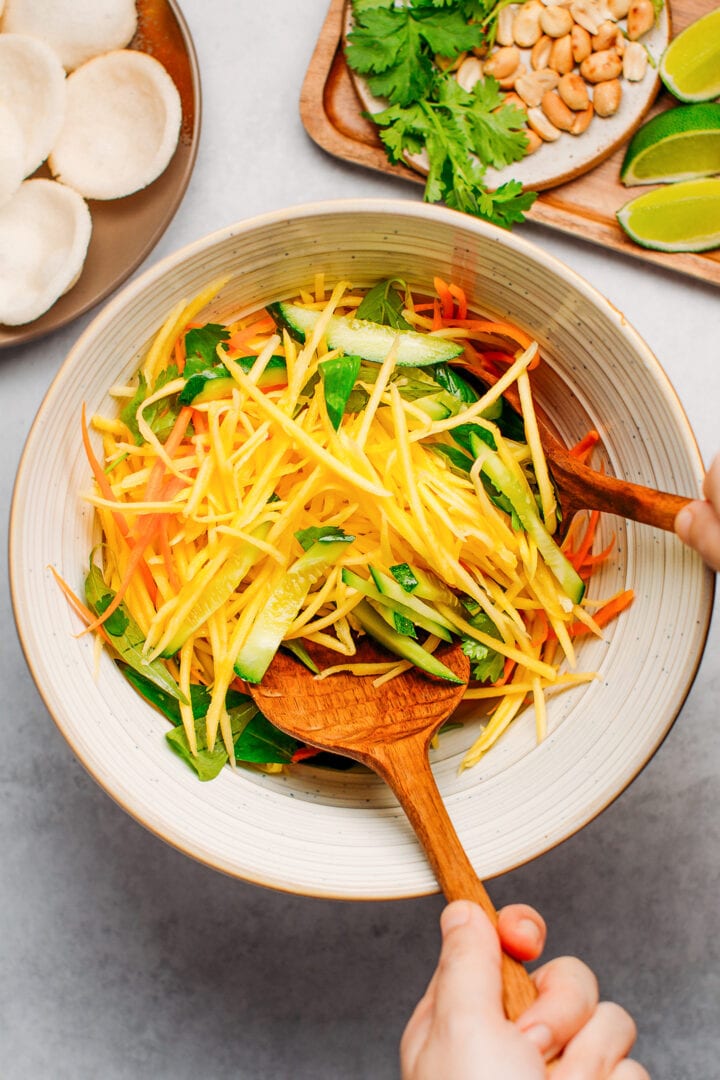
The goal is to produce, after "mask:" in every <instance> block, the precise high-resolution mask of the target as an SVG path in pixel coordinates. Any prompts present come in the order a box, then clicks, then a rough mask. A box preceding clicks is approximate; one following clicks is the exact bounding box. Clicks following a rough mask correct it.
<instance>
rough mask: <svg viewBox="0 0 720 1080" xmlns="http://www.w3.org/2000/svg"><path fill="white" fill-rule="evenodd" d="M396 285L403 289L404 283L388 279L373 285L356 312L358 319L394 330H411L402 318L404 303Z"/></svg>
mask: <svg viewBox="0 0 720 1080" xmlns="http://www.w3.org/2000/svg"><path fill="white" fill-rule="evenodd" d="M396 284H398V285H402V286H403V287H404V284H405V283H404V282H402V281H398V282H396V281H395V279H394V278H389V279H388V280H387V281H379V282H378V283H377V285H374V286H373V288H372V289H370V291H369V292H368V293H366V294H365V296H364V297H363V299H362V301H361V303H360V306H359V307H358V309H357V311H356V315H357V317H358V319H369V321H370V322H376V323H381V324H382V325H383V326H392V327H393V328H394V329H395V330H411V329H412V327H411V326H410V323H409V322H408V321H407V319H405V318H404V317H403V308H404V306H405V301H404V298H403V297H402V296H401V295H400V293H399V292H398V290H397V289H396V288H395V285H396Z"/></svg>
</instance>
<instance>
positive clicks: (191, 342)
mask: <svg viewBox="0 0 720 1080" xmlns="http://www.w3.org/2000/svg"><path fill="white" fill-rule="evenodd" d="M229 337H230V331H229V330H228V329H227V327H226V326H221V325H220V324H219V323H207V324H206V325H205V326H199V327H195V328H193V329H192V330H188V332H187V333H186V335H185V369H184V371H183V374H184V375H185V376H186V377H188V378H189V377H190V376H191V375H195V374H196V373H197V372H198V371H205V370H208V369H210V368H213V367H216V366H217V363H218V355H217V347H218V345H220V344H221V342H223V341H227V340H228V339H229Z"/></svg>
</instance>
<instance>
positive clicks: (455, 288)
mask: <svg viewBox="0 0 720 1080" xmlns="http://www.w3.org/2000/svg"><path fill="white" fill-rule="evenodd" d="M448 292H449V293H450V295H451V296H452V297H453V298H454V299H455V301H456V303H457V318H458V319H466V318H467V311H468V306H467V297H466V296H465V290H464V289H461V288H460V286H459V285H452V284H451V285H448Z"/></svg>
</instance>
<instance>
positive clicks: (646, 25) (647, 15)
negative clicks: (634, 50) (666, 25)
mask: <svg viewBox="0 0 720 1080" xmlns="http://www.w3.org/2000/svg"><path fill="white" fill-rule="evenodd" d="M654 24H655V11H654V9H653V6H652V3H651V2H650V0H631V4H630V7H629V8H628V13H627V36H628V37H629V38H630V40H631V41H637V40H638V38H641V37H642V36H643V34H647V32H648V30H652V28H653V26H654Z"/></svg>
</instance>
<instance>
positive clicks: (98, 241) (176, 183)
mask: <svg viewBox="0 0 720 1080" xmlns="http://www.w3.org/2000/svg"><path fill="white" fill-rule="evenodd" d="M137 9H138V29H137V33H136V34H135V37H134V38H133V40H132V41H131V43H130V46H129V47H130V48H132V49H140V50H142V52H146V53H149V54H150V55H151V56H154V57H155V58H156V59H157V60H159V61H160V63H162V64H163V65H164V66H165V68H166V69H167V70H168V72H169V73H170V75H171V76H172V79H173V81H174V83H175V85H176V86H177V88H178V91H179V93H180V100H181V103H182V124H181V128H180V138H179V140H178V145H177V149H176V151H175V154H174V155H173V158H172V160H171V162H170V164H169V165H168V167H167V169H166V170H165V172H164V173H163V174H162V176H159V177H158V178H157V180H155V181H154V182H153V183H152V184H150V185H149V186H148V187H147V188H145V189H144V190H143V191H138V192H136V193H135V194H134V195H129V196H128V197H127V198H125V199H113V200H112V201H109V202H101V201H98V200H92V199H91V200H89V206H90V213H91V214H92V221H93V232H92V238H91V240H90V247H89V248H88V253H87V258H86V260H85V265H84V267H83V271H82V274H81V275H80V277H79V279H78V281H77V283H76V284H75V285H74V286H73V287H72V288H71V289H70V290H69V292H67V293H65V295H64V296H61V297H60V299H59V300H58V301H57V303H55V304H53V306H52V307H51V308H50V310H49V311H46V312H45V314H44V315H41V317H40V318H39V319H35V320H34V321H33V322H31V323H26V324H25V325H24V326H0V348H7V347H9V346H11V345H18V344H20V343H21V342H24V341H32V340H33V339H34V338H39V337H42V336H43V335H45V334H49V333H50V332H51V331H53V330H57V329H58V328H59V327H61V326H65V324H66V323H69V322H71V320H72V319H75V318H77V317H78V315H82V314H83V312H85V311H88V310H89V309H90V308H91V307H94V305H95V304H98V303H99V302H100V301H101V300H103V299H104V298H105V297H106V296H107V295H108V294H109V293H111V292H112V291H113V289H114V288H116V287H117V286H118V285H119V284H120V282H122V281H124V280H125V278H126V277H128V276H129V275H130V274H131V273H132V272H133V270H134V269H135V268H136V267H137V266H139V265H140V263H141V262H142V261H143V259H144V258H145V257H146V256H147V255H148V254H149V253H150V252H151V251H152V249H153V248H154V247H155V244H156V243H157V242H158V240H159V239H160V237H161V236H162V234H163V233H164V232H165V230H166V228H167V227H168V225H169V224H170V222H171V220H172V218H173V215H174V214H175V211H176V210H177V208H178V206H179V205H180V201H181V199H182V197H183V195H184V194H185V190H186V188H187V185H188V182H189V180H190V175H191V173H192V170H193V166H194V164H195V158H196V156H197V148H198V140H199V135H200V76H199V71H198V65H197V57H196V55H195V49H194V46H193V43H192V38H191V37H190V32H189V30H188V28H187V25H186V23H185V20H184V18H183V16H182V14H181V12H180V9H179V7H178V5H177V4H176V3H175V0H137ZM36 175H38V176H49V175H50V174H49V172H48V170H47V166H45V165H43V166H41V168H40V169H39V170H38V172H37V174H36Z"/></svg>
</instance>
